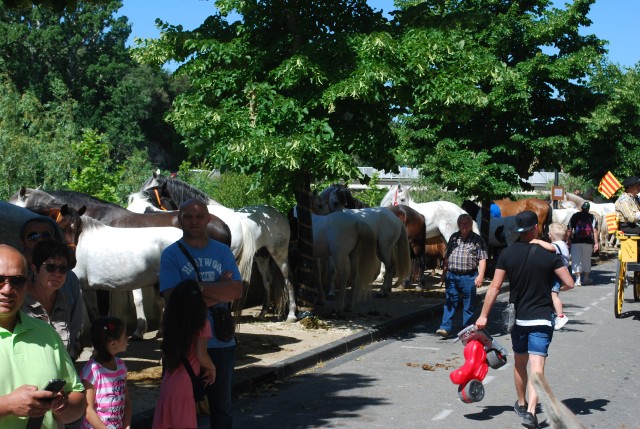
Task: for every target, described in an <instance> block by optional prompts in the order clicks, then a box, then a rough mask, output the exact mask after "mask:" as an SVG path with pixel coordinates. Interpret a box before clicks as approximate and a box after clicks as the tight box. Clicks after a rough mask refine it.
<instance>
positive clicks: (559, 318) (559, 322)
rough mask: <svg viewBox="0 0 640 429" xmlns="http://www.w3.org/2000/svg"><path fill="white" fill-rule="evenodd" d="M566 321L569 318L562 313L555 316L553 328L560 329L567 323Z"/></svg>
mask: <svg viewBox="0 0 640 429" xmlns="http://www.w3.org/2000/svg"><path fill="white" fill-rule="evenodd" d="M568 321H569V318H568V317H567V316H565V315H564V314H563V315H562V316H557V317H556V321H555V323H554V324H553V329H555V330H556V331H559V330H560V329H562V327H563V326H564V325H566V324H567V322H568Z"/></svg>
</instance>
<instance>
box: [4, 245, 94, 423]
mask: <svg viewBox="0 0 640 429" xmlns="http://www.w3.org/2000/svg"><path fill="white" fill-rule="evenodd" d="M27 274H28V270H27V262H26V259H25V258H24V256H23V255H22V254H21V253H20V252H19V251H18V250H16V249H14V248H13V247H11V246H8V245H5V244H0V427H1V428H5V427H6V428H26V427H34V426H38V427H41V428H43V429H57V428H58V423H62V424H66V423H71V422H74V421H76V420H78V419H79V418H80V417H81V416H82V414H83V413H84V410H85V409H86V399H85V394H84V387H83V385H82V383H81V382H80V379H79V377H78V375H77V373H76V370H75V368H74V366H73V362H72V361H71V358H70V357H69V353H68V352H67V350H66V348H65V347H64V344H63V343H62V339H61V338H60V336H59V335H58V333H57V332H56V331H55V330H54V329H53V328H52V327H51V326H50V325H49V324H47V323H45V322H43V321H41V320H37V319H34V318H32V317H28V316H27V315H25V314H24V313H23V312H22V311H21V310H20V308H21V307H22V303H23V302H24V299H25V295H26V285H27ZM53 379H61V380H63V381H64V386H63V387H62V389H61V390H57V391H56V392H51V391H49V390H45V389H44V388H45V387H49V386H47V383H48V382H49V381H50V380H53ZM56 387H57V386H50V390H55V388H56ZM40 389H42V390H40ZM27 425H29V426H27Z"/></svg>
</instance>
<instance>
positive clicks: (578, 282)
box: [574, 279, 582, 286]
mask: <svg viewBox="0 0 640 429" xmlns="http://www.w3.org/2000/svg"><path fill="white" fill-rule="evenodd" d="M574 285H575V286H582V283H580V279H578V280H576V282H575V283H574Z"/></svg>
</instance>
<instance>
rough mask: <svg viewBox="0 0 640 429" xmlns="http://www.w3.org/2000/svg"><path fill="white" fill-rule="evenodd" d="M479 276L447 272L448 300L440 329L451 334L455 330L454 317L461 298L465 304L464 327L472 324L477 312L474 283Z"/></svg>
mask: <svg viewBox="0 0 640 429" xmlns="http://www.w3.org/2000/svg"><path fill="white" fill-rule="evenodd" d="M477 276H478V273H477V272H475V273H473V274H462V275H461V274H454V273H452V272H451V271H447V277H446V279H445V292H446V299H445V302H444V311H443V314H442V323H441V324H440V329H444V330H445V331H447V332H449V333H451V329H452V328H453V315H454V314H455V312H456V307H457V306H458V301H459V300H460V297H462V304H463V310H462V326H463V327H466V326H469V325H470V324H471V319H472V318H473V314H474V313H475V311H476V285H475V283H474V281H475V279H476V277H477Z"/></svg>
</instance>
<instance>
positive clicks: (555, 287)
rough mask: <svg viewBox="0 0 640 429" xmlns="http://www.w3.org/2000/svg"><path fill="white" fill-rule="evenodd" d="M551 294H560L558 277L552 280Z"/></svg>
mask: <svg viewBox="0 0 640 429" xmlns="http://www.w3.org/2000/svg"><path fill="white" fill-rule="evenodd" d="M551 292H560V279H559V278H558V277H554V278H553V286H551Z"/></svg>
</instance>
